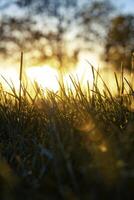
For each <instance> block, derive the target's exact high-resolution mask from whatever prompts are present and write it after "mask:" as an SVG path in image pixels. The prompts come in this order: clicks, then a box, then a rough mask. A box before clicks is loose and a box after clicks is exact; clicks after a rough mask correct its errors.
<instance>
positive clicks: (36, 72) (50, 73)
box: [26, 65, 59, 92]
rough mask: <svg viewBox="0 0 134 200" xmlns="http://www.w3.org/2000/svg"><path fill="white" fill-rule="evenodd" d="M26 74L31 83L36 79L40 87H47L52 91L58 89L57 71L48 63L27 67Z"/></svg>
mask: <svg viewBox="0 0 134 200" xmlns="http://www.w3.org/2000/svg"><path fill="white" fill-rule="evenodd" d="M26 74H27V77H28V79H30V81H31V82H32V83H33V82H34V81H36V82H37V83H38V84H39V86H41V88H42V89H48V90H51V91H53V92H57V91H58V90H59V84H58V80H57V79H58V72H57V71H56V70H55V69H54V68H52V67H50V66H48V65H45V66H42V67H40V66H36V67H29V68H28V69H27V70H26Z"/></svg>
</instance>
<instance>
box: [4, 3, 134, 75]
mask: <svg viewBox="0 0 134 200" xmlns="http://www.w3.org/2000/svg"><path fill="white" fill-rule="evenodd" d="M133 8H134V1H133V0H127V1H126V0H118V1H114V0H111V1H110V0H97V1H96V0H38V1H36V0H1V1H0V73H1V74H2V73H3V74H4V73H5V71H4V70H6V73H7V74H10V75H11V74H15V73H16V72H15V71H14V69H15V70H19V62H20V52H21V51H23V52H24V67H26V68H29V67H37V66H40V67H43V66H46V65H47V66H50V67H52V68H54V69H56V70H57V69H58V70H63V71H64V72H65V73H68V72H69V71H70V70H72V69H73V70H75V68H76V66H80V63H81V70H83V72H84V71H86V68H84V67H85V66H86V65H87V64H88V63H87V61H88V62H90V63H91V64H93V65H94V66H95V67H96V68H97V67H98V66H99V67H100V68H101V69H102V68H103V71H104V72H105V74H106V76H107V74H108V72H110V73H109V76H110V74H111V71H113V70H116V71H120V68H121V65H123V66H124V68H125V69H126V70H127V72H128V73H129V72H130V70H131V66H132V54H133V51H134V10H133ZM9 69H10V71H8V70H9ZM104 69H105V70H104ZM29 73H32V71H31V72H29ZM35 73H36V72H35ZM80 73H82V72H81V71H80ZM40 74H41V73H39V76H40ZM109 76H107V77H109Z"/></svg>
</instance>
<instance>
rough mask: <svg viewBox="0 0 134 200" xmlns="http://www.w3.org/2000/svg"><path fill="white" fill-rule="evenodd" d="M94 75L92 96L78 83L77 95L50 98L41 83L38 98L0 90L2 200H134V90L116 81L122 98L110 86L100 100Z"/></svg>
mask: <svg viewBox="0 0 134 200" xmlns="http://www.w3.org/2000/svg"><path fill="white" fill-rule="evenodd" d="M93 76H94V85H93V88H89V84H87V91H86V92H84V91H82V89H81V86H80V83H79V82H78V81H76V80H74V79H73V78H72V82H73V84H74V88H75V92H74V93H73V92H72V90H69V89H68V90H67V91H66V90H65V89H64V86H63V85H62V86H61V93H60V95H58V94H56V93H53V92H50V91H48V94H47V97H44V96H43V95H42V90H41V89H40V88H39V87H38V86H37V84H36V86H35V90H36V95H35V97H34V98H33V97H31V96H30V94H29V93H28V91H27V90H26V88H25V87H23V85H21V92H20V93H21V94H20V93H19V95H17V93H16V91H15V89H14V87H13V86H11V88H12V91H13V93H12V94H9V93H7V92H5V91H4V90H3V89H2V87H1V90H0V199H2V200H10V199H11V200H18V199H20V200H23V199H25V200H30V199H32V200H44V199H48V200H56V199H57V200H59V199H65V200H79V199H82V200H105V199H106V200H110V199H115V200H119V199H121V200H122V199H124V200H127V199H128V200H130V199H134V112H133V109H132V103H133V89H132V86H131V84H130V83H129V81H128V80H126V79H125V78H124V75H123V74H122V79H121V80H122V81H121V83H119V80H118V77H117V75H116V74H115V81H116V83H117V92H118V94H117V96H113V95H112V93H111V92H110V91H109V89H108V88H107V85H106V84H105V83H103V84H104V91H103V92H102V93H101V92H100V91H99V86H97V79H98V78H100V79H101V77H100V75H99V74H98V73H97V72H96V71H95V70H94V69H93ZM70 78H71V77H70ZM102 82H103V80H102ZM21 84H22V83H21ZM125 85H127V86H129V91H128V92H126V88H125Z"/></svg>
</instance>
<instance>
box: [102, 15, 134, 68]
mask: <svg viewBox="0 0 134 200" xmlns="http://www.w3.org/2000/svg"><path fill="white" fill-rule="evenodd" d="M133 50H134V16H133V15H119V16H116V17H115V18H113V19H112V20H111V25H110V28H109V31H108V35H107V39H106V43H105V54H104V57H105V60H106V61H108V62H110V63H112V64H113V65H114V66H115V67H116V68H117V69H119V68H120V66H121V63H123V66H124V67H125V68H127V69H129V70H130V69H131V56H132V52H133Z"/></svg>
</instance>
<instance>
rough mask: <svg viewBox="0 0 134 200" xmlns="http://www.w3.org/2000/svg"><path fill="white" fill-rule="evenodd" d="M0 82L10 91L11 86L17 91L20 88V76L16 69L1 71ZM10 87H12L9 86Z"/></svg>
mask: <svg viewBox="0 0 134 200" xmlns="http://www.w3.org/2000/svg"><path fill="white" fill-rule="evenodd" d="M0 76H1V77H0V82H1V83H2V85H3V86H4V87H5V88H6V90H10V86H11V87H14V88H15V90H16V91H18V90H19V88H20V80H19V74H18V73H17V70H16V69H15V68H12V67H10V68H6V69H3V68H1V69H0ZM9 85H10V86H9Z"/></svg>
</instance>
